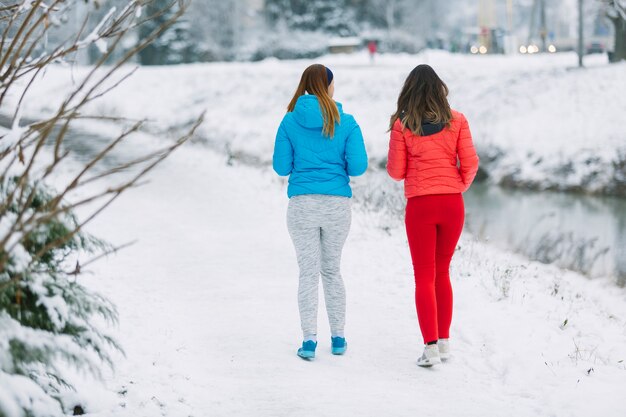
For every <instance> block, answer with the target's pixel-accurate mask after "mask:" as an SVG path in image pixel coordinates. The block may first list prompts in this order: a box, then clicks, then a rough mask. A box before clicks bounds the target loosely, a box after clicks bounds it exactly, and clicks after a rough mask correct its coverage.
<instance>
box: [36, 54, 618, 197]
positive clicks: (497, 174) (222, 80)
mask: <svg viewBox="0 0 626 417" xmlns="http://www.w3.org/2000/svg"><path fill="white" fill-rule="evenodd" d="M313 62H321V63H323V64H325V65H328V66H329V67H330V68H331V69H332V70H333V72H334V73H335V80H336V81H335V84H336V87H335V98H336V99H337V100H338V101H340V102H342V103H343V105H344V110H345V111H346V112H348V113H352V114H354V115H355V117H356V119H357V121H358V122H359V123H360V125H361V127H362V130H363V133H364V136H365V138H366V146H367V148H368V151H369V154H370V157H371V158H372V160H373V162H374V163H378V162H380V161H382V160H384V158H385V157H386V151H387V143H388V140H389V138H388V133H387V127H388V118H389V115H390V114H391V113H392V112H393V110H394V105H395V102H396V99H397V94H398V93H399V90H400V88H401V86H402V83H403V81H404V78H405V77H406V75H407V74H408V72H409V71H410V70H411V69H412V68H413V67H414V66H415V65H417V64H420V63H427V64H430V65H432V66H433V67H434V68H435V70H436V71H438V73H439V74H440V75H441V77H442V78H443V80H444V81H445V82H446V83H447V84H448V86H449V87H450V91H451V94H450V101H451V103H452V105H453V107H455V108H456V109H458V110H459V111H461V112H463V113H465V114H466V116H467V117H468V120H469V121H470V127H471V128H472V131H473V134H474V137H475V143H476V146H477V147H478V149H479V152H480V153H481V155H483V156H484V158H483V168H485V169H486V170H487V172H488V173H489V175H490V178H491V180H492V181H493V182H495V183H501V182H507V183H518V184H523V185H529V186H532V187H534V188H559V189H583V190H586V191H590V192H614V191H611V190H614V189H616V188H619V187H618V185H619V181H622V180H620V178H621V176H620V175H622V174H621V173H620V171H619V168H618V167H619V166H620V161H621V159H620V158H624V155H626V138H625V137H624V132H623V129H621V125H620V124H619V123H617V121H618V120H620V119H621V118H622V113H623V111H624V109H625V108H626V95H624V94H623V91H626V71H625V69H626V64H612V65H609V64H608V63H607V59H606V57H605V56H601V55H592V56H587V57H585V65H586V66H587V68H585V69H576V68H574V65H575V63H576V56H575V54H573V53H558V54H536V55H533V56H525V55H516V56H507V57H504V56H467V55H459V54H456V55H455V54H449V53H447V52H443V51H425V52H423V53H421V54H418V55H406V54H389V55H379V56H377V57H376V63H375V65H370V63H369V56H368V55H367V53H362V54H354V55H328V56H324V57H321V58H318V59H316V60H296V61H277V60H275V59H268V60H265V61H262V62H258V63H213V64H193V65H181V66H177V67H175V68H170V67H151V68H141V69H139V71H138V73H137V74H136V76H134V77H132V78H131V79H130V80H128V82H126V83H125V84H124V85H125V87H124V88H120V89H117V90H115V91H113V92H111V94H108V95H107V96H106V97H104V98H103V99H101V100H98V101H97V102H95V103H93V105H92V106H91V108H90V110H91V112H92V113H93V114H96V115H109V116H110V115H115V116H123V117H129V118H133V119H142V118H148V119H150V120H152V121H154V122H155V124H156V125H157V126H160V127H162V128H169V127H172V126H183V125H186V124H188V123H190V122H191V121H192V120H193V119H194V118H195V117H197V115H198V114H200V113H201V112H202V111H203V110H205V109H208V111H209V117H211V118H213V119H214V122H213V123H206V124H205V125H204V126H203V127H202V128H201V130H200V135H201V137H202V140H204V141H205V142H207V143H208V144H209V145H211V146H212V147H214V148H216V149H219V150H222V151H226V152H229V153H231V154H233V155H239V156H247V157H249V158H252V159H255V160H258V161H261V162H263V163H268V162H269V159H270V157H271V154H272V152H271V148H272V146H273V132H274V129H275V125H276V123H277V121H278V120H280V118H281V117H282V114H283V113H284V109H285V107H286V105H287V103H288V102H289V100H290V99H291V95H292V94H293V92H294V90H295V86H296V85H297V83H298V80H299V78H300V74H301V72H302V70H303V69H304V68H305V67H306V66H307V65H309V64H311V63H313ZM88 70H89V69H88V68H80V67H79V68H76V69H75V71H74V77H75V79H80V78H81V76H84V75H86V73H87V71H88ZM71 83H72V78H71V75H70V74H69V72H68V71H66V69H65V68H62V67H54V68H50V69H49V71H48V73H47V75H46V78H45V82H40V83H38V84H37V85H36V86H35V88H34V92H35V93H36V94H37V96H40V97H46V99H45V100H39V101H31V102H30V103H29V105H28V107H26V108H25V109H24V112H25V115H29V116H30V117H36V116H37V115H41V114H46V113H49V112H50V111H51V110H52V109H53V108H54V105H55V103H58V102H59V100H61V99H62V98H63V97H64V96H65V94H63V92H65V91H67V89H68V86H69V85H71ZM590 138H591V139H590Z"/></svg>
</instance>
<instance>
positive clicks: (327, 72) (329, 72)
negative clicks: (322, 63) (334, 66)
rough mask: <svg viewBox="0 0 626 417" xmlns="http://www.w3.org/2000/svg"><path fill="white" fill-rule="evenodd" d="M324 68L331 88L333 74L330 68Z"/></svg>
mask: <svg viewBox="0 0 626 417" xmlns="http://www.w3.org/2000/svg"><path fill="white" fill-rule="evenodd" d="M324 68H326V78H328V85H329V86H330V83H332V82H333V72H332V71H331V70H330V69H329V68H328V67H324Z"/></svg>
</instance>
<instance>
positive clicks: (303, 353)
mask: <svg viewBox="0 0 626 417" xmlns="http://www.w3.org/2000/svg"><path fill="white" fill-rule="evenodd" d="M297 355H298V357H300V358H302V359H305V360H310V359H315V352H307V351H299V352H298V353H297Z"/></svg>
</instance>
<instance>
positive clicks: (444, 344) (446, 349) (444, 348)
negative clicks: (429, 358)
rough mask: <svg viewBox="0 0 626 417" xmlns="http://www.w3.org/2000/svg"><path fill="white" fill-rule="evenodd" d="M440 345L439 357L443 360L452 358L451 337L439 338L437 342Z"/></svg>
mask: <svg viewBox="0 0 626 417" xmlns="http://www.w3.org/2000/svg"><path fill="white" fill-rule="evenodd" d="M437 345H438V346H439V357H440V358H441V360H442V361H444V362H445V361H447V360H448V359H450V339H439V341H438V342H437Z"/></svg>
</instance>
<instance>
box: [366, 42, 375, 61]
mask: <svg viewBox="0 0 626 417" xmlns="http://www.w3.org/2000/svg"><path fill="white" fill-rule="evenodd" d="M376 48H377V46H376V41H369V42H368V43H367V50H368V51H370V62H371V63H372V64H373V63H374V56H375V55H376Z"/></svg>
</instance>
